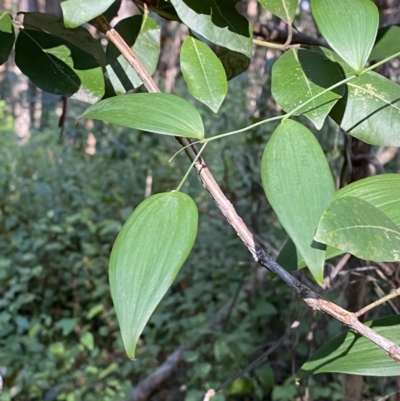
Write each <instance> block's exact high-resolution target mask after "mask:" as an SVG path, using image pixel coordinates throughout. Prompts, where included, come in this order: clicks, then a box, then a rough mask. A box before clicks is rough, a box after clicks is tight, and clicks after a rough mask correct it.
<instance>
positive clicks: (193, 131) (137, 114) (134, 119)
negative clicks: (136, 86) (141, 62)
mask: <svg viewBox="0 0 400 401" xmlns="http://www.w3.org/2000/svg"><path fill="white" fill-rule="evenodd" d="M81 118H93V119H95V120H102V121H107V122H109V123H112V124H117V125H122V126H123V127H129V128H135V129H138V130H143V131H149V132H154V133H157V134H164V135H173V136H184V137H192V138H197V139H200V140H202V139H204V126H203V121H202V119H201V116H200V114H199V112H198V111H197V110H196V108H195V107H194V106H193V105H192V104H191V103H189V102H188V101H186V100H184V99H182V98H181V97H178V96H175V95H171V94H168V93H134V94H128V95H123V96H115V97H111V98H108V99H104V100H101V101H100V102H98V103H96V104H94V105H92V106H90V107H89V108H88V109H86V110H85V112H84V113H83V114H82V116H81Z"/></svg>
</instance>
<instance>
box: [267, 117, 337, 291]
mask: <svg viewBox="0 0 400 401" xmlns="http://www.w3.org/2000/svg"><path fill="white" fill-rule="evenodd" d="M261 176H262V182H263V187H264V190H265V193H266V195H267V198H268V201H269V202H270V204H271V206H272V207H273V209H274V211H275V213H276V214H277V216H278V218H279V221H280V222H281V224H282V226H283V227H284V228H285V230H286V231H287V233H288V234H289V235H290V237H291V238H292V240H293V242H294V243H295V244H296V247H297V249H298V250H299V251H300V253H301V254H302V255H303V257H304V259H305V260H306V263H307V266H308V268H309V269H310V271H311V272H312V274H313V276H314V278H315V279H316V281H317V282H318V283H321V282H322V280H323V268H324V260H325V251H324V249H323V247H322V244H317V243H315V242H313V237H314V234H315V230H316V228H317V225H318V221H319V219H320V217H321V214H322V212H323V211H324V210H325V208H326V206H327V205H328V204H329V202H330V201H331V200H332V199H333V195H334V185H333V179H332V175H331V172H330V170H329V166H328V163H327V161H326V158H325V155H324V152H323V151H322V149H321V147H320V145H319V143H318V141H317V140H316V139H315V137H314V135H313V134H312V133H311V132H310V131H309V130H308V129H307V128H306V127H304V126H303V125H301V124H300V123H298V122H295V121H293V120H286V121H283V122H282V123H281V124H280V125H279V126H278V128H277V129H276V130H275V131H274V133H273V134H272V136H271V138H270V140H269V142H268V144H267V146H266V148H265V150H264V154H263V157H262V167H261Z"/></svg>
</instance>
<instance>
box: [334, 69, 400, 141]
mask: <svg viewBox="0 0 400 401" xmlns="http://www.w3.org/2000/svg"><path fill="white" fill-rule="evenodd" d="M330 115H331V117H332V118H333V119H334V120H335V121H336V122H337V123H338V124H339V125H340V126H341V128H342V129H343V130H345V131H346V132H348V133H349V134H350V135H352V136H354V137H356V138H358V139H361V140H362V141H364V142H367V143H370V144H372V145H380V146H400V135H399V132H400V86H399V85H398V84H396V83H394V82H393V81H390V80H389V79H387V78H385V77H383V76H382V75H380V74H377V73H376V72H373V71H370V72H367V73H365V74H362V75H361V76H359V77H357V78H355V79H353V80H352V81H350V82H348V83H347V93H346V95H345V96H344V97H343V98H342V99H340V100H339V101H338V102H337V104H336V105H335V107H334V108H333V109H332V111H331V114H330Z"/></svg>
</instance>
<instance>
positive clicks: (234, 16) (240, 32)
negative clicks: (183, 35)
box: [171, 0, 253, 57]
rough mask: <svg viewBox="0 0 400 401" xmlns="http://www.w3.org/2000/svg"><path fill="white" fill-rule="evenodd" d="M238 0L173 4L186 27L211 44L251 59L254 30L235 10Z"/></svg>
mask: <svg viewBox="0 0 400 401" xmlns="http://www.w3.org/2000/svg"><path fill="white" fill-rule="evenodd" d="M238 2H239V0H237V1H236V0H233V1H232V0H223V1H218V2H216V1H214V0H202V1H198V0H171V4H172V5H173V6H174V7H175V10H176V12H177V14H178V16H179V18H180V19H181V20H182V22H183V23H184V24H186V25H187V26H188V27H189V28H190V29H192V30H193V31H194V32H197V33H199V34H200V35H202V36H204V37H205V38H206V39H208V40H209V41H210V42H212V43H215V44H217V45H220V46H224V47H227V48H228V49H231V50H234V51H237V52H240V53H243V54H245V55H246V56H247V57H251V51H252V39H253V36H252V30H251V29H250V24H249V22H248V21H247V19H246V18H245V17H243V15H241V14H240V13H239V12H238V10H237V9H236V3H238Z"/></svg>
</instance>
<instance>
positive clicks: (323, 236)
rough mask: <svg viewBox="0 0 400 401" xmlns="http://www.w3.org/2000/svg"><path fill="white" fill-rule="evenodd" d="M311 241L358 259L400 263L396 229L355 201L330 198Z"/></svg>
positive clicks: (399, 235) (399, 232)
mask: <svg viewBox="0 0 400 401" xmlns="http://www.w3.org/2000/svg"><path fill="white" fill-rule="evenodd" d="M314 238H315V240H316V241H320V242H323V243H324V244H327V245H330V246H333V247H335V248H339V249H341V250H342V251H344V252H350V253H351V254H353V255H355V256H357V257H358V258H360V259H366V260H374V261H379V262H392V261H393V262H395V261H399V260H400V227H398V226H397V225H396V224H394V223H393V221H392V220H390V219H389V218H388V217H387V216H386V215H385V214H384V213H383V212H381V211H380V210H379V209H378V208H376V207H375V206H372V205H371V204H370V203H368V202H366V201H364V200H362V199H359V198H354V197H351V196H346V197H343V198H338V199H334V200H333V201H332V202H331V203H330V204H329V205H328V207H327V208H326V210H325V211H324V213H323V215H322V217H321V220H320V222H319V225H318V229H317V232H316V234H315V237H314Z"/></svg>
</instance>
